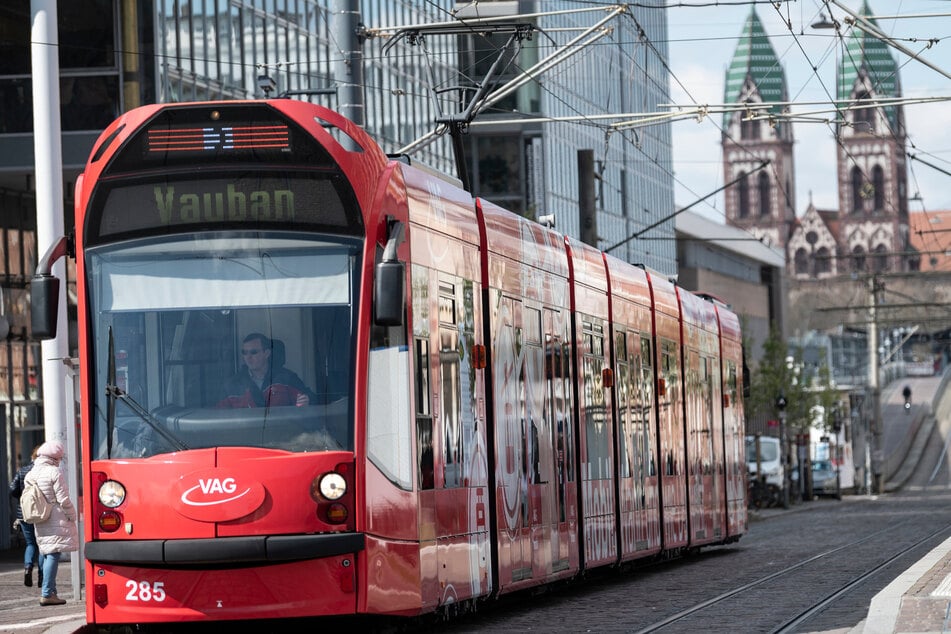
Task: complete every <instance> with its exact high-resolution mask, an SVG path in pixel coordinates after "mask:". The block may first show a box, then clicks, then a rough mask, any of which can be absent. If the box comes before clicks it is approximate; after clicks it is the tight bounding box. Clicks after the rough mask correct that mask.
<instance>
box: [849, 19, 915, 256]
mask: <svg viewBox="0 0 951 634" xmlns="http://www.w3.org/2000/svg"><path fill="white" fill-rule="evenodd" d="M860 13H861V14H862V15H864V16H870V15H871V10H870V9H869V6H868V3H867V2H863V3H862V8H861V9H860ZM867 20H868V22H870V23H871V24H872V25H874V26H875V28H877V27H878V25H877V24H876V22H875V20H874V18H871V17H868V18H867ZM836 86H837V95H836V97H837V100H838V102H837V103H838V108H839V116H838V124H837V127H836V138H837V141H838V144H837V152H838V161H837V163H838V178H839V224H840V230H839V246H840V249H841V254H842V255H847V256H850V257H849V258H848V260H847V262H848V266H847V267H842V268H847V269H850V270H852V271H856V272H884V271H904V270H908V268H909V256H911V255H912V254H911V253H910V252H909V251H908V249H909V246H908V188H907V179H908V176H907V168H906V164H905V120H904V113H903V110H902V106H901V105H899V104H896V103H893V102H890V101H889V100H892V99H895V98H898V97H901V86H900V82H899V75H898V65H897V64H896V63H895V60H894V59H892V56H891V53H890V52H889V50H888V46H887V45H886V44H885V43H884V42H882V41H881V40H880V39H878V38H875V37H872V36H871V35H868V34H867V33H865V31H863V30H861V29H860V28H858V27H853V30H852V35H851V36H850V37H849V39H848V41H847V43H846V45H845V51H844V53H843V55H842V61H841V62H840V64H839V68H838V77H837V81H836ZM866 104H867V105H866ZM912 261H914V260H912Z"/></svg>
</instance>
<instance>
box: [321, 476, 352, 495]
mask: <svg viewBox="0 0 951 634" xmlns="http://www.w3.org/2000/svg"><path fill="white" fill-rule="evenodd" d="M318 488H319V490H320V494H321V495H322V496H324V498H325V499H328V500H331V501H333V500H339V499H340V498H342V497H343V496H344V495H345V494H346V493H347V481H346V480H345V479H344V477H343V476H342V475H340V474H339V473H335V472H330V473H325V474H324V475H323V476H321V478H320V482H319V484H318Z"/></svg>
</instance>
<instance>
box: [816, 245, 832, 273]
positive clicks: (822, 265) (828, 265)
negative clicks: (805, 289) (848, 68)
mask: <svg viewBox="0 0 951 634" xmlns="http://www.w3.org/2000/svg"><path fill="white" fill-rule="evenodd" d="M815 258H816V274H817V275H818V274H819V273H828V272H830V271H831V270H832V258H831V257H830V254H829V248H828V247H820V248H819V250H818V251H816V255H815Z"/></svg>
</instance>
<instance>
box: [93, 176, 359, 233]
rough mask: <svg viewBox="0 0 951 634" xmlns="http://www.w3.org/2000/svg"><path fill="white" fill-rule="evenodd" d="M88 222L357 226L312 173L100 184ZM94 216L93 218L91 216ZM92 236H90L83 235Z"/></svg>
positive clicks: (137, 226)
mask: <svg viewBox="0 0 951 634" xmlns="http://www.w3.org/2000/svg"><path fill="white" fill-rule="evenodd" d="M93 209H94V210H95V209H98V210H99V211H98V213H95V212H94V215H93V218H94V221H93V223H91V225H92V226H93V227H95V228H97V229H98V231H97V232H96V233H97V235H98V236H99V237H107V236H115V235H120V234H126V233H134V232H141V231H145V230H149V229H172V228H176V229H177V230H180V229H182V228H183V227H184V226H194V227H195V228H196V229H197V228H198V227H199V226H201V227H204V228H208V227H210V226H214V225H245V224H272V223H277V224H289V225H321V226H326V227H339V228H341V229H343V228H349V231H347V232H348V233H352V232H354V230H360V228H361V227H360V221H359V217H360V216H359V213H358V212H357V210H355V209H349V210H348V208H347V205H345V204H344V202H343V200H342V199H341V196H340V194H339V192H338V191H337V188H336V187H335V186H334V183H333V181H332V180H331V179H328V178H317V177H315V175H314V174H313V173H300V174H271V173H266V174H261V173H255V172H245V173H244V174H241V175H235V176H233V177H228V178H225V177H215V178H208V177H205V178H200V179H186V178H183V177H178V178H175V179H170V178H164V179H161V180H150V181H148V182H141V183H140V182H136V183H133V184H118V183H117V184H113V185H110V186H108V187H103V188H101V189H100V190H99V191H98V192H97V194H96V197H95V200H94V204H93ZM97 216H98V218H97ZM88 237H89V238H94V236H88Z"/></svg>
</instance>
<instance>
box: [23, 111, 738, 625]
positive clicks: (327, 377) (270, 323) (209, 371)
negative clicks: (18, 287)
mask: <svg viewBox="0 0 951 634" xmlns="http://www.w3.org/2000/svg"><path fill="white" fill-rule="evenodd" d="M75 244H76V253H75V256H76V262H77V294H78V297H79V300H78V311H79V332H80V346H79V352H80V358H81V361H80V376H81V381H80V383H81V391H82V399H81V401H82V407H81V416H82V435H81V445H82V451H83V455H82V458H81V459H82V463H83V465H85V467H84V469H85V470H84V473H83V488H84V491H85V492H86V495H84V497H83V504H84V508H83V513H84V516H85V518H86V520H87V521H86V523H85V534H84V542H85V544H84V548H85V552H84V554H85V559H86V561H85V570H84V572H85V575H86V580H87V588H88V592H87V596H88V600H87V605H86V615H87V620H88V622H89V623H94V624H97V625H100V626H102V627H108V626H110V625H113V624H116V625H121V624H136V623H143V624H144V623H157V622H176V621H202V620H239V619H271V618H289V617H310V616H323V615H350V614H387V615H399V616H414V615H419V614H423V613H427V612H433V611H437V610H445V611H447V612H450V611H451V610H452V609H453V607H454V606H457V605H459V604H463V603H465V602H474V601H478V600H480V599H486V598H489V597H492V596H495V595H498V594H500V593H507V592H514V591H517V590H522V589H526V588H531V587H536V586H542V585H544V584H547V583H551V582H553V581H556V580H563V579H570V578H573V577H577V576H580V573H581V572H582V571H584V570H586V569H591V568H595V567H599V566H610V565H619V564H622V563H625V562H632V561H635V560H638V559H651V558H656V557H666V556H671V555H676V554H677V553H679V552H681V551H682V550H684V549H688V548H698V547H701V546H709V545H714V544H725V543H730V542H732V541H735V540H737V539H739V537H740V536H742V535H743V533H744V532H745V531H746V528H747V516H746V504H745V495H746V490H745V461H744V456H743V409H742V393H741V390H740V388H739V386H741V385H742V380H743V377H742V372H743V357H742V340H741V334H740V331H739V322H738V320H737V318H736V315H734V314H733V313H732V312H731V311H730V310H729V309H728V308H727V307H726V306H725V305H723V304H722V303H718V302H714V301H710V300H707V299H702V298H700V297H698V296H695V295H693V294H691V293H688V292H686V291H685V290H683V289H680V288H677V287H676V286H675V285H674V284H672V283H671V282H670V281H668V280H665V279H663V278H662V277H661V276H659V275H657V274H655V273H652V272H647V271H645V270H644V269H642V268H639V267H635V266H632V265H630V264H627V263H625V262H622V261H620V260H617V259H616V258H613V257H611V256H609V255H606V254H603V253H601V252H599V251H598V250H596V249H594V248H592V247H590V246H587V245H585V244H582V243H580V242H578V241H576V240H573V239H571V238H566V237H565V236H563V235H561V234H558V233H556V232H555V231H553V230H551V229H548V228H545V227H543V226H541V225H539V224H536V223H534V222H531V221H529V220H527V219H525V218H522V217H520V216H517V215H515V214H512V213H510V212H508V211H506V210H504V209H502V208H501V207H498V206H497V205H494V204H492V203H489V202H488V201H485V200H480V199H473V198H472V197H471V196H470V195H469V194H468V193H467V192H465V191H463V190H462V189H460V188H459V187H457V186H456V185H454V184H453V183H452V182H450V181H449V180H447V179H445V178H443V177H440V176H439V175H436V174H433V173H431V172H430V171H428V170H425V169H421V168H418V167H416V166H413V165H411V164H409V163H407V162H404V161H402V160H398V159H392V158H388V157H387V156H385V155H384V153H383V152H382V151H381V149H380V148H379V146H378V145H377V144H376V143H375V142H374V141H373V140H372V139H371V138H370V137H369V136H368V135H367V134H366V133H365V132H364V131H363V130H361V129H360V128H359V127H357V126H355V125H353V124H352V123H351V122H349V121H347V120H346V119H344V118H342V117H341V116H340V115H338V114H336V113H334V112H332V111H330V110H327V109H325V108H322V107H319V106H315V105H312V104H307V103H303V102H297V101H292V100H287V99H278V100H266V101H239V102H207V103H190V104H168V105H156V106H147V107H143V108H139V109H136V110H132V111H130V112H128V113H126V114H124V115H122V116H121V117H120V118H119V119H117V120H116V122H114V123H113V124H112V125H110V126H109V127H108V128H107V129H106V130H105V131H104V132H103V134H102V136H101V137H100V139H99V140H98V142H97V143H96V146H95V147H94V149H93V153H92V155H91V156H90V159H89V162H88V163H87V165H86V169H85V172H84V174H83V175H82V177H81V178H80V179H78V180H77V185H76V240H75ZM44 270H46V271H47V272H46V273H44V272H43V271H44ZM43 276H45V278H48V277H49V274H48V267H43V266H38V278H41V279H40V281H39V282H35V286H34V292H33V295H34V296H35V298H36V297H39V296H41V295H42V294H43V292H44V291H43V290H42V289H44V288H46V286H45V285H44V284H45V282H43V279H45V278H44V277H43ZM49 292H50V293H51V292H53V291H49ZM56 292H58V290H57V291H56ZM45 301H48V302H49V303H50V304H53V303H55V301H57V300H56V297H55V296H49V297H46V298H45ZM37 332H39V333H43V332H46V333H47V336H49V333H50V332H55V324H52V325H50V326H49V327H48V328H38V329H37Z"/></svg>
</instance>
